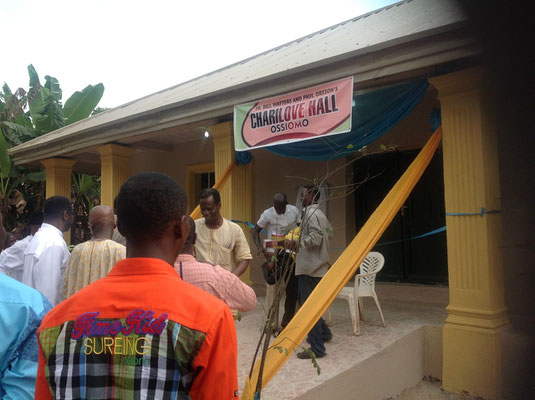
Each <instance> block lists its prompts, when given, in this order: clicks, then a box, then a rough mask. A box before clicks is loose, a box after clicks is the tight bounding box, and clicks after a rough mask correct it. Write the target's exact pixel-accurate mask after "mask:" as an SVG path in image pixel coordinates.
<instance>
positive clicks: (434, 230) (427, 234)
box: [376, 226, 446, 246]
mask: <svg viewBox="0 0 535 400" xmlns="http://www.w3.org/2000/svg"><path fill="white" fill-rule="evenodd" d="M445 231H446V227H445V226H443V227H441V228H437V229H433V230H432V231H430V232H427V233H423V234H421V235H418V236H413V237H411V238H408V239H405V240H414V239H420V238H423V237H426V236H431V235H436V234H437V233H440V232H445ZM403 241H404V240H394V241H392V242H383V243H377V244H376V246H383V245H385V244H392V243H401V242H403Z"/></svg>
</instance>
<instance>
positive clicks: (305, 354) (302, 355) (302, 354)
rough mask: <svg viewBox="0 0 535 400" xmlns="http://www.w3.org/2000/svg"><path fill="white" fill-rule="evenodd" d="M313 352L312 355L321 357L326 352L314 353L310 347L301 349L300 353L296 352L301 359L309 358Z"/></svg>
mask: <svg viewBox="0 0 535 400" xmlns="http://www.w3.org/2000/svg"><path fill="white" fill-rule="evenodd" d="M311 353H312V354H314V356H315V357H316V358H322V357H325V356H326V355H327V353H323V354H316V353H314V352H313V351H312V349H308V350H303V351H302V352H300V353H297V358H300V359H301V360H310V359H311V358H312V354H311Z"/></svg>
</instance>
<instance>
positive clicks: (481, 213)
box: [446, 207, 501, 217]
mask: <svg viewBox="0 0 535 400" xmlns="http://www.w3.org/2000/svg"><path fill="white" fill-rule="evenodd" d="M500 212H501V211H500V210H489V211H486V210H485V207H481V211H480V212H478V213H446V216H448V217H458V216H467V215H479V216H480V217H483V215H485V214H499V213H500Z"/></svg>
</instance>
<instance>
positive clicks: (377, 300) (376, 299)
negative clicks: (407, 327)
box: [373, 292, 386, 328]
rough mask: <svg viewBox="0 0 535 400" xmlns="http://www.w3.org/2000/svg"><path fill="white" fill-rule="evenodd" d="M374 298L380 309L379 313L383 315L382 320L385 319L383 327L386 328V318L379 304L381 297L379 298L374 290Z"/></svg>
mask: <svg viewBox="0 0 535 400" xmlns="http://www.w3.org/2000/svg"><path fill="white" fill-rule="evenodd" d="M373 299H374V300H375V304H376V305H377V309H378V310H379V315H380V316H381V320H382V321H383V327H384V328H386V322H385V318H384V317H383V311H382V310H381V305H380V304H379V299H378V298H377V294H375V292H373Z"/></svg>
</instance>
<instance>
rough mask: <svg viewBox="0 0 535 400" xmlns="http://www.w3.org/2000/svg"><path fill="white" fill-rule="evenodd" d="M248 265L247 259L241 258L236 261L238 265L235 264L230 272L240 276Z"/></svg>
mask: <svg viewBox="0 0 535 400" xmlns="http://www.w3.org/2000/svg"><path fill="white" fill-rule="evenodd" d="M248 267H249V260H241V261H239V262H238V265H236V268H234V271H232V273H233V274H234V275H236V276H241V274H243V273H244V272H245V271H247V268H248Z"/></svg>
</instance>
